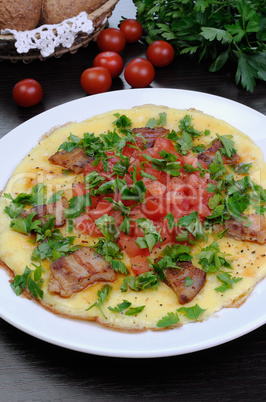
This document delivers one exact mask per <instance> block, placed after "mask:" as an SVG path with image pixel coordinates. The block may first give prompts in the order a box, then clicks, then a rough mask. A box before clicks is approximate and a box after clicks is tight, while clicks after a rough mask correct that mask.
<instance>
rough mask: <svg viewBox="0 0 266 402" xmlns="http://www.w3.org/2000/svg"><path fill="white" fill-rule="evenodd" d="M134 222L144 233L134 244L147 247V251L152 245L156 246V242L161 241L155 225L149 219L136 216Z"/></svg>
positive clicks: (150, 249)
mask: <svg viewBox="0 0 266 402" xmlns="http://www.w3.org/2000/svg"><path fill="white" fill-rule="evenodd" d="M136 222H137V225H138V227H140V228H141V229H142V230H143V232H144V234H145V236H144V237H138V238H137V240H136V244H137V246H138V247H140V248H148V249H149V251H152V249H153V247H154V246H156V244H157V243H158V242H160V243H162V242H163V241H162V237H161V234H160V232H159V233H158V232H157V230H156V227H155V226H154V224H153V223H152V221H151V220H150V219H147V218H137V219H136Z"/></svg>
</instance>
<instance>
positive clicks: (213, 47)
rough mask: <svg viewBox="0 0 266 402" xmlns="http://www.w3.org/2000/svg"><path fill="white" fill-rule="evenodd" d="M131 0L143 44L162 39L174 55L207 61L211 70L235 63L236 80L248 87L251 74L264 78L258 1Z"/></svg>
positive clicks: (265, 61)
mask: <svg viewBox="0 0 266 402" xmlns="http://www.w3.org/2000/svg"><path fill="white" fill-rule="evenodd" d="M133 2H134V4H135V5H136V7H137V19H138V20H139V21H140V23H141V24H142V26H143V30H144V32H145V34H146V40H147V42H148V43H152V42H154V41H155V40H158V39H162V40H165V41H168V42H169V43H171V44H172V45H173V46H174V48H175V50H176V53H177V54H181V55H182V54H192V55H194V58H197V59H198V60H199V61H202V60H204V59H205V60H207V62H208V63H209V66H210V67H209V70H210V71H211V72H215V71H218V70H219V69H221V68H222V67H223V66H225V65H226V64H227V63H228V64H229V63H231V64H230V65H233V66H235V71H236V73H235V81H236V84H238V83H240V84H241V85H242V87H243V88H245V89H247V90H248V91H251V92H252V91H253V90H254V87H255V84H256V80H257V79H260V80H264V81H266V73H265V71H266V40H265V13H266V11H265V4H264V2H263V1H260V0H253V1H252V2H250V1H248V0H220V1H211V0H197V1H195V2H191V1H188V0H182V1H181V0H180V1H168V2H165V1H157V0H133ZM232 63H233V64H232Z"/></svg>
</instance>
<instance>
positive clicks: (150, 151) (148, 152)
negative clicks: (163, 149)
mask: <svg viewBox="0 0 266 402" xmlns="http://www.w3.org/2000/svg"><path fill="white" fill-rule="evenodd" d="M144 154H145V155H150V156H151V157H152V158H155V159H163V157H162V156H161V155H159V153H158V152H157V151H155V149H154V148H147V149H145V150H144V151H143V152H142V155H144ZM144 160H146V159H144Z"/></svg>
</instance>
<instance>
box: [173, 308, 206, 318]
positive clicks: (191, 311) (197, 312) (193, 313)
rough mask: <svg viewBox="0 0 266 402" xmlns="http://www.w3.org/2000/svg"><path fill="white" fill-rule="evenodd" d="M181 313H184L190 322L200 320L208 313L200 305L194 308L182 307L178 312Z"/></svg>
mask: <svg viewBox="0 0 266 402" xmlns="http://www.w3.org/2000/svg"><path fill="white" fill-rule="evenodd" d="M177 311H178V312H179V313H184V315H185V317H187V318H189V319H190V320H198V318H199V317H200V316H201V315H202V314H203V313H204V311H206V309H203V308H201V307H200V306H199V305H198V304H195V306H192V307H181V308H179V309H178V310H177Z"/></svg>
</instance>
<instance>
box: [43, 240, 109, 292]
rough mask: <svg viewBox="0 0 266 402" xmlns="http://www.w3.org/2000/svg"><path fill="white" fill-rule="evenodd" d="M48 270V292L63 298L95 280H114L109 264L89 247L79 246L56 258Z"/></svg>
mask: <svg viewBox="0 0 266 402" xmlns="http://www.w3.org/2000/svg"><path fill="white" fill-rule="evenodd" d="M50 270H51V277H50V280H49V287H48V290H49V292H50V293H52V294H58V295H60V296H61V297H65V298H67V297H71V296H72V295H73V294H74V293H76V292H80V291H81V290H83V289H85V288H86V287H87V286H89V285H91V284H93V283H95V282H98V281H107V282H114V281H115V280H116V273H115V271H114V269H113V268H112V267H111V265H110V264H109V263H108V262H107V261H106V260H105V259H104V258H103V257H102V256H101V255H100V254H95V251H94V250H93V249H92V248H90V247H81V248H80V249H79V250H76V251H74V253H72V254H70V255H68V256H66V257H60V258H58V259H57V260H56V261H54V262H53V263H52V264H51V266H50Z"/></svg>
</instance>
